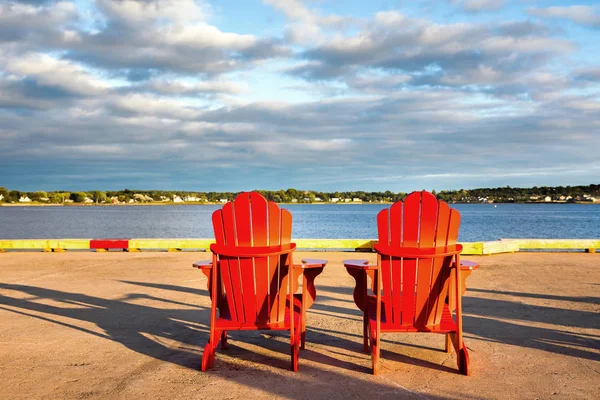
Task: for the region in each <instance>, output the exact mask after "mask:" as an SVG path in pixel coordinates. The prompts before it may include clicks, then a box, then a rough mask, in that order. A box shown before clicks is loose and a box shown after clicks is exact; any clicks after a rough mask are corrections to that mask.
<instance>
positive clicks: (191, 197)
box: [183, 196, 201, 201]
mask: <svg viewBox="0 0 600 400" xmlns="http://www.w3.org/2000/svg"><path fill="white" fill-rule="evenodd" d="M183 201H201V199H200V197H196V196H185V197H184V198H183Z"/></svg>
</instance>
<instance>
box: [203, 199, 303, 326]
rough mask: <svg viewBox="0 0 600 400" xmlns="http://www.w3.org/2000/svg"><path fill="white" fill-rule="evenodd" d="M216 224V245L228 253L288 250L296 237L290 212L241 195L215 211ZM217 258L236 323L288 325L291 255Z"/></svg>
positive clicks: (214, 225)
mask: <svg viewBox="0 0 600 400" xmlns="http://www.w3.org/2000/svg"><path fill="white" fill-rule="evenodd" d="M212 221H213V228H214V231H215V240H216V243H217V245H223V246H226V247H238V246H241V247H254V246H256V247H266V246H278V245H284V244H289V243H290V240H291V237H292V215H291V214H290V212H289V211H287V210H285V209H280V208H279V206H278V205H277V204H276V203H273V202H267V200H266V199H265V198H264V197H263V196H261V195H260V194H259V193H256V192H252V193H247V192H245V193H241V194H239V195H238V196H237V197H236V198H235V200H234V201H233V202H228V203H226V204H225V205H224V206H223V208H222V209H220V210H217V211H215V212H214V213H213V215H212ZM217 257H218V259H219V263H218V265H219V267H218V268H219V271H218V273H220V279H219V280H220V282H221V285H222V286H221V290H223V291H224V293H225V297H226V299H227V305H228V308H229V311H230V314H231V315H230V316H231V319H232V320H233V321H238V322H240V323H256V324H267V323H274V322H280V321H283V320H284V317H285V308H286V307H285V306H286V300H287V295H288V293H290V290H289V288H288V286H289V282H288V278H289V277H288V273H289V271H290V266H291V263H292V257H291V253H289V254H283V255H274V256H260V257H233V256H226V255H219V254H217ZM293 290H295V288H292V291H291V293H293Z"/></svg>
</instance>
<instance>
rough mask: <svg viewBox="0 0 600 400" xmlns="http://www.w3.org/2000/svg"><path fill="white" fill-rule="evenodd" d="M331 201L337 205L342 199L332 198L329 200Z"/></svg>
mask: <svg viewBox="0 0 600 400" xmlns="http://www.w3.org/2000/svg"><path fill="white" fill-rule="evenodd" d="M329 201H330V202H332V203H337V202H338V201H340V198H339V197H332V198H330V199H329Z"/></svg>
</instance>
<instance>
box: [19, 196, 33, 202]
mask: <svg viewBox="0 0 600 400" xmlns="http://www.w3.org/2000/svg"><path fill="white" fill-rule="evenodd" d="M19 203H31V199H30V198H29V197H27V196H21V197H20V198H19Z"/></svg>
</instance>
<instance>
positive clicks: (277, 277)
mask: <svg viewBox="0 0 600 400" xmlns="http://www.w3.org/2000/svg"><path fill="white" fill-rule="evenodd" d="M212 221H213V228H214V232H215V240H216V243H214V244H212V245H211V246H210V249H211V251H212V253H213V257H212V262H210V261H201V262H198V263H195V264H194V266H195V267H198V268H200V269H201V270H202V272H204V274H205V275H206V276H207V278H208V289H209V293H210V297H211V300H212V305H211V311H210V336H209V339H208V343H207V344H206V346H205V348H204V353H203V355H202V371H206V370H207V369H208V368H211V367H212V365H213V362H214V358H215V351H216V348H217V346H218V344H219V341H221V347H222V348H227V331H228V330H286V331H290V345H291V356H292V369H293V370H294V371H297V370H298V352H299V349H300V348H304V340H305V332H306V310H307V309H308V308H309V307H310V306H311V305H312V303H313V302H314V299H315V297H316V290H315V287H314V279H315V277H316V276H317V275H319V273H321V271H322V270H323V267H324V266H325V264H326V261H325V260H303V264H298V265H295V264H293V262H292V253H293V251H294V250H295V248H296V244H295V243H291V242H290V240H291V236H292V215H291V214H290V212H289V211H287V210H285V209H280V208H279V206H277V204H275V203H273V202H267V201H266V199H265V198H264V197H263V196H261V195H260V194H259V193H256V192H252V193H241V194H240V195H238V196H237V197H236V198H235V200H234V201H233V202H229V203H227V204H225V205H224V206H223V208H222V209H220V210H217V211H215V212H214V213H213V215H212ZM301 275H302V276H303V284H302V292H301V293H298V294H294V293H295V292H296V291H297V289H298V287H299V284H298V278H299V277H300V276H301ZM217 310H218V311H219V312H218V315H217Z"/></svg>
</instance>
